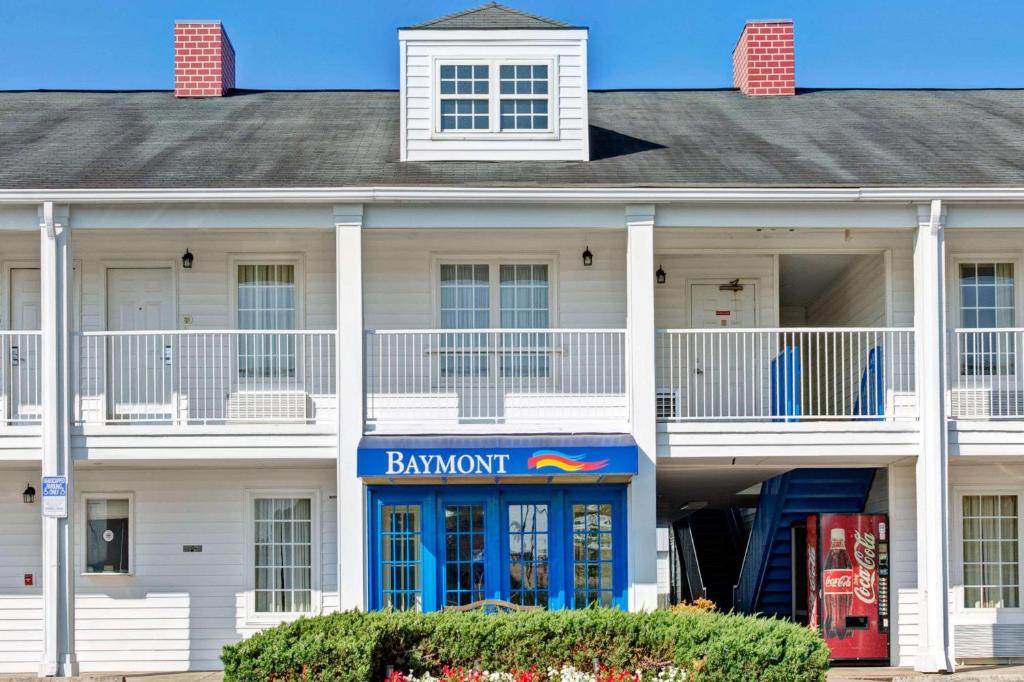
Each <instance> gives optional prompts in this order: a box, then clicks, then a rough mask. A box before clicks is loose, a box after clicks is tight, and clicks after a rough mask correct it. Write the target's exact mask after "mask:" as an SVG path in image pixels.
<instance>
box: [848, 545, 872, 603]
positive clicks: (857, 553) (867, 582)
mask: <svg viewBox="0 0 1024 682" xmlns="http://www.w3.org/2000/svg"><path fill="white" fill-rule="evenodd" d="M877 557H878V551H877V549H876V544H875V534H874V533H871V532H864V533H861V532H860V531H859V530H854V531H853V559H854V561H856V562H857V570H856V576H855V580H854V583H855V586H854V589H853V593H854V594H855V595H856V596H857V599H859V600H861V601H862V602H864V603H865V604H874V603H875V601H876V600H877V599H878V595H877V594H876V593H875V567H876V566H877V565H878V558H877Z"/></svg>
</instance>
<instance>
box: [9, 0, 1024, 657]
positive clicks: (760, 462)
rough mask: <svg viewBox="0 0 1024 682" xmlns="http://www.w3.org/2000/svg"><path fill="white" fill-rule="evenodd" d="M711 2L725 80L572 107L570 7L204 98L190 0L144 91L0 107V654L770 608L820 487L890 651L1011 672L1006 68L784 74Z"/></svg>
mask: <svg viewBox="0 0 1024 682" xmlns="http://www.w3.org/2000/svg"><path fill="white" fill-rule="evenodd" d="M743 30H744V34H743V36H742V37H741V40H740V41H739V43H738V44H737V46H736V50H735V53H734V55H733V58H734V62H735V64H736V86H737V89H736V90H704V91H700V90H678V91H669V90H658V91H634V90H624V91H590V90H588V84H587V52H588V45H589V38H590V36H589V34H588V31H587V29H586V28H583V27H577V26H570V25H567V24H563V23H561V22H558V21H554V20H550V19H545V18H542V17H534V16H531V15H526V14H523V13H521V12H518V11H516V10H512V9H508V8H505V7H502V6H499V5H486V6H484V7H482V8H475V9H472V10H468V11H466V12H462V13H459V14H456V15H451V16H449V17H442V18H440V19H437V20H433V21H428V22H425V23H422V24H418V25H415V26H410V27H406V28H402V29H400V30H399V32H398V45H397V48H398V50H399V52H400V55H401V58H400V65H401V66H400V68H401V89H400V91H398V92H381V91H373V92H365V91H345V90H338V91H328V92H323V91H320V92H267V91H250V90H244V89H236V88H234V59H235V55H234V50H233V48H232V46H231V44H230V42H229V41H228V38H227V34H226V32H225V31H224V28H223V27H222V26H221V25H220V23H219V22H181V23H179V24H178V25H177V26H176V28H175V40H176V46H175V47H176V49H175V55H176V56H175V59H176V62H177V63H176V71H175V72H176V78H177V87H176V92H175V93H171V92H53V91H49V92H3V93H0V672H25V671H30V672H34V671H39V672H40V674H43V675H67V674H71V673H73V672H75V671H77V670H81V671H85V672H93V671H142V670H161V671H172V670H210V669H216V668H218V667H219V666H220V663H219V659H218V657H219V653H220V647H221V646H222V645H224V644H225V643H228V642H233V641H237V640H238V639H240V638H242V637H245V636H246V635H248V634H251V633H253V632H255V631H257V630H258V629H260V628H263V627H266V626H268V625H272V624H275V623H278V622H280V621H282V620H285V619H289V618H293V617H296V616H297V615H299V614H303V613H306V614H315V613H324V612H330V611H332V610H336V609H348V608H363V609H366V608H379V607H382V606H388V605H391V606H396V607H399V608H403V607H411V608H421V609H428V610H429V609H439V608H443V607H444V606H446V605H453V604H465V603H467V602H472V601H476V600H478V599H482V598H501V599H506V600H510V601H513V602H516V603H520V604H540V605H547V606H549V607H552V608H561V607H570V608H571V607H574V606H581V605H584V604H588V603H593V602H598V603H603V604H609V605H616V606H620V607H622V608H629V609H650V608H655V607H657V606H659V605H662V606H663V605H666V604H668V603H670V602H672V601H677V600H679V599H683V598H691V597H693V596H698V595H701V594H707V595H708V596H710V597H712V598H713V599H715V600H716V601H718V602H719V603H720V604H722V605H723V606H728V605H734V606H735V607H736V608H738V609H741V610H745V611H753V612H766V613H779V614H783V615H793V616H795V617H799V615H800V614H799V610H800V609H799V602H800V599H799V598H796V599H794V598H793V595H792V592H793V588H792V586H791V584H790V574H789V573H788V572H787V571H789V570H790V565H789V563H787V561H788V559H787V557H788V554H787V552H788V548H787V546H786V543H785V532H784V531H785V529H786V528H787V527H788V526H787V525H786V524H788V523H789V521H791V520H793V518H798V517H799V515H800V514H806V513H810V512H814V511H848V512H865V511H867V512H880V513H886V514H888V515H889V522H890V528H891V537H892V542H891V589H890V597H889V603H888V607H889V609H890V613H891V648H890V659H891V662H892V664H894V665H902V666H913V667H915V668H917V669H918V670H923V671H941V670H947V669H950V668H951V666H953V665H954V663H955V662H956V661H960V660H971V659H984V660H993V659H995V660H1005V659H1011V658H1021V657H1024V609H1022V608H1021V591H1022V584H1021V581H1022V579H1024V578H1022V575H1021V571H1020V564H1021V544H1020V533H1021V530H1020V527H1021V524H1020V517H1021V513H1022V499H1021V496H1022V495H1024V376H1022V374H1024V327H1022V326H1021V325H1022V317H1024V308H1022V305H1024V290H1022V286H1024V271H1022V268H1024V262H1022V259H1024V162H1022V158H1024V94H1022V93H1021V92H1019V91H1012V90H994V91H986V90H972V91H957V90H934V91H932V90H902V91H901V90H807V91H802V90H795V89H794V87H793V76H792V73H793V47H792V44H793V43H792V25H791V24H790V23H788V22H784V21H782V22H751V23H749V24H747V26H746V27H745V28H744V29H743ZM765 36H767V38H765ZM594 38H595V39H596V40H597V44H598V45H599V46H600V49H602V50H611V49H616V48H615V47H614V46H612V45H608V44H606V43H604V41H603V40H602V37H601V36H599V35H595V36H594ZM765 39H767V40H768V41H769V42H771V45H769V46H768V47H767V48H765V49H766V52H765V53H764V54H762V52H761V50H762V48H763V45H761V42H763V40H765ZM265 47H266V48H267V49H272V46H265ZM722 58H723V59H727V58H729V55H728V54H727V53H725V54H723V55H722ZM238 59H240V60H244V59H245V54H241V53H240V54H239V55H238ZM765 59H768V60H769V61H770V62H771V63H770V64H769V65H765V64H763V63H762V62H763V60H765ZM759 60H761V61H759ZM679 66H680V68H685V65H684V64H680V65H679ZM339 85H342V86H343V85H344V82H343V81H342V82H339ZM794 368H795V369H794ZM396 453H397V454H396ZM54 476H56V477H61V476H63V477H66V484H67V486H66V496H65V497H63V498H61V497H60V496H59V495H49V494H48V495H45V496H44V494H43V493H44V490H42V478H44V477H54ZM59 487H60V486H59V485H58V486H55V487H52V488H51V487H48V489H47V490H46V491H45V492H47V493H51V492H52V493H55V492H57V491H58V489H59ZM62 502H63V503H65V506H66V509H65V510H64V511H65V512H66V513H65V514H62V513H61V510H60V507H61V503H62ZM44 508H45V510H46V513H45V514H44ZM591 543H593V544H591ZM723 548H724V549H723ZM702 565H703V570H701V566H702ZM733 586H735V588H734V587H733ZM794 603H796V604H797V607H796V609H795V610H794Z"/></svg>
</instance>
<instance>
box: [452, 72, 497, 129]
mask: <svg viewBox="0 0 1024 682" xmlns="http://www.w3.org/2000/svg"><path fill="white" fill-rule="evenodd" d="M440 76H441V78H440V83H439V85H440V87H439V91H440V105H441V130H442V131H448V130H487V129H489V128H490V115H489V113H490V112H489V109H490V97H489V96H490V67H488V66H487V65H486V64H444V65H442V66H441V72H440Z"/></svg>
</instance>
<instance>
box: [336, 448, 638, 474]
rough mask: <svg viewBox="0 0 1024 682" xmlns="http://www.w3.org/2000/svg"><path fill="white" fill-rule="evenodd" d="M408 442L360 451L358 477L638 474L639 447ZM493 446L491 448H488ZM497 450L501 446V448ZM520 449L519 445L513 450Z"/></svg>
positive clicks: (361, 449) (357, 467)
mask: <svg viewBox="0 0 1024 682" xmlns="http://www.w3.org/2000/svg"><path fill="white" fill-rule="evenodd" d="M407 442H408V441H406V442H403V443H397V442H396V443H395V444H394V447H387V445H391V443H386V444H382V445H385V446H384V447H366V446H365V445H366V444H363V445H362V446H361V447H360V448H359V454H358V460H357V466H356V469H357V473H358V475H359V476H361V477H364V478H366V477H373V478H380V477H386V478H417V477H422V478H427V477H429V478H450V477H474V478H480V477H495V478H498V477H508V476H557V477H564V476H572V475H577V476H580V475H596V476H609V475H612V476H623V475H625V476H632V475H634V474H636V470H637V452H636V446H635V445H619V444H614V445H608V446H603V447H602V446H601V445H600V444H594V445H590V444H589V443H588V447H580V446H561V445H560V444H558V443H557V442H555V443H553V444H552V447H537V446H534V447H480V445H484V444H482V443H481V444H477V443H473V444H467V446H466V447H458V446H457V445H456V444H448V443H444V444H434V447H406V443H407ZM487 445H489V443H488V444H487ZM497 445H501V444H500V443H497ZM514 445H518V443H516V444H514Z"/></svg>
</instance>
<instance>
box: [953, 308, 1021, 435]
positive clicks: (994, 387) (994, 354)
mask: <svg viewBox="0 0 1024 682" xmlns="http://www.w3.org/2000/svg"><path fill="white" fill-rule="evenodd" d="M1022 351H1024V329H1021V328H1005V329H954V330H953V331H952V332H951V338H950V343H949V348H948V354H947V362H946V368H947V377H948V380H949V416H950V417H951V418H952V419H1021V418H1024V376H1022V367H1021V360H1022V359H1024V357H1022Z"/></svg>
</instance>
